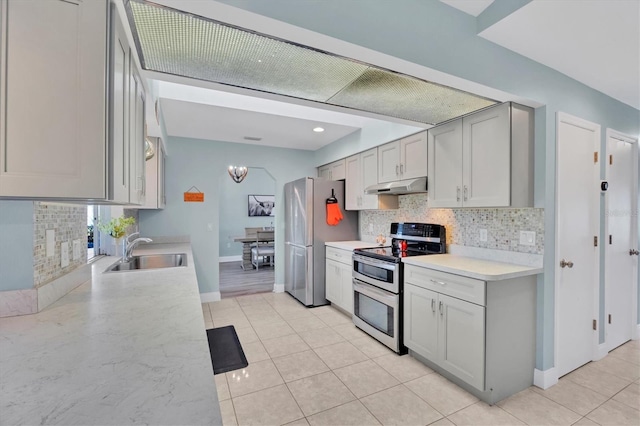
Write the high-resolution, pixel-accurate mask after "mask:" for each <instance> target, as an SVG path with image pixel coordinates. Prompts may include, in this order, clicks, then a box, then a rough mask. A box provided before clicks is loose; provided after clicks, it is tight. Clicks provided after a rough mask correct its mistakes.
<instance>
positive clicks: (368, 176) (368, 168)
mask: <svg viewBox="0 0 640 426" xmlns="http://www.w3.org/2000/svg"><path fill="white" fill-rule="evenodd" d="M360 169H361V170H360V171H361V176H362V196H361V200H362V203H361V207H360V208H361V209H363V210H370V209H377V208H378V207H379V204H378V196H377V195H376V194H365V193H364V190H365V189H367V187H368V186H371V185H375V184H377V183H378V149H377V148H373V149H370V150H369V151H365V152H363V153H361V154H360Z"/></svg>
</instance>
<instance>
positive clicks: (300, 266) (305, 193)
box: [284, 177, 358, 306]
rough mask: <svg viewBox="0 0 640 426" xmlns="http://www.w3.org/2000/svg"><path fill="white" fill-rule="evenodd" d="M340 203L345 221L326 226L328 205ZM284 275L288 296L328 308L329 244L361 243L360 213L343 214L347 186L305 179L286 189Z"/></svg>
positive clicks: (331, 181)
mask: <svg viewBox="0 0 640 426" xmlns="http://www.w3.org/2000/svg"><path fill="white" fill-rule="evenodd" d="M332 191H333V194H334V196H335V197H336V198H337V199H338V203H339V205H340V210H341V211H342V215H343V219H342V220H341V221H340V222H339V223H338V224H337V225H336V226H331V225H328V224H327V220H326V217H327V213H326V211H327V210H326V201H327V198H330V197H331V194H332ZM284 204H285V206H284V207H285V212H284V221H285V234H284V237H285V274H284V288H285V290H286V291H287V293H289V294H291V295H292V296H293V297H295V298H296V299H298V300H299V301H300V302H302V303H303V304H304V305H306V306H320V305H326V304H327V303H328V302H327V299H326V298H325V282H324V280H325V277H324V271H325V245H324V243H325V242H326V241H349V240H357V239H358V212H354V211H345V210H344V182H343V181H335V180H325V179H321V178H311V177H307V178H302V179H298V180H295V181H293V182H289V183H287V184H285V186H284Z"/></svg>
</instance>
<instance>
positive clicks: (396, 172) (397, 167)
mask: <svg viewBox="0 0 640 426" xmlns="http://www.w3.org/2000/svg"><path fill="white" fill-rule="evenodd" d="M398 175H399V173H398V165H397V164H396V176H398Z"/></svg>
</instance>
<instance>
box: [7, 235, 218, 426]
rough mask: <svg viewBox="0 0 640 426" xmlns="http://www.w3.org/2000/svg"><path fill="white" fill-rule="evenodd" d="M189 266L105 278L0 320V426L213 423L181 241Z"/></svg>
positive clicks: (191, 272) (100, 268)
mask: <svg viewBox="0 0 640 426" xmlns="http://www.w3.org/2000/svg"><path fill="white" fill-rule="evenodd" d="M135 253H136V254H152V253H187V256H188V265H187V266H186V267H180V268H165V269H155V270H145V271H130V272H116V273H109V274H104V273H103V272H104V270H105V269H106V268H107V267H108V266H109V265H111V264H112V263H114V262H115V261H117V258H115V257H106V258H103V259H100V260H98V261H96V262H94V263H93V265H92V276H91V280H90V281H87V282H86V283H84V284H82V285H81V286H79V287H78V288H76V289H75V290H73V291H72V292H70V293H69V294H67V295H66V296H64V297H63V298H61V299H60V300H58V301H57V302H55V303H54V304H52V305H51V306H49V307H47V308H46V309H45V310H43V311H42V312H40V313H37V314H33V315H25V316H19V317H10V318H2V319H0V423H2V424H15V425H23V424H82V425H89V424H117V425H123V424H134V423H135V424H193V425H195V424H209V425H210V424H221V423H222V421H221V416H220V408H219V404H218V396H217V392H216V386H215V380H214V376H213V369H212V366H211V358H210V355H209V346H208V343H207V336H206V333H205V328H204V319H203V315H202V308H201V303H200V294H199V291H198V285H197V278H196V272H195V268H194V262H193V255H192V253H191V247H190V245H189V244H149V245H144V246H139V249H138V250H136V252H135Z"/></svg>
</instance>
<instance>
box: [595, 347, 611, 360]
mask: <svg viewBox="0 0 640 426" xmlns="http://www.w3.org/2000/svg"><path fill="white" fill-rule="evenodd" d="M608 353H609V351H608V350H607V344H606V343H601V344H599V345H598V348H597V349H596V353H595V357H594V358H593V361H599V360H601V359H602V358H604V357H605V356H607V354H608Z"/></svg>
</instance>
